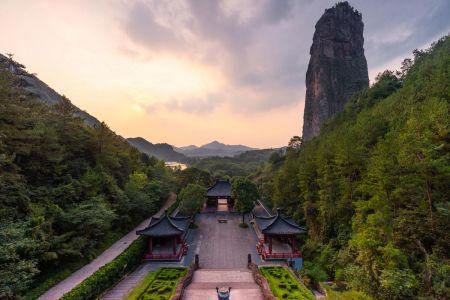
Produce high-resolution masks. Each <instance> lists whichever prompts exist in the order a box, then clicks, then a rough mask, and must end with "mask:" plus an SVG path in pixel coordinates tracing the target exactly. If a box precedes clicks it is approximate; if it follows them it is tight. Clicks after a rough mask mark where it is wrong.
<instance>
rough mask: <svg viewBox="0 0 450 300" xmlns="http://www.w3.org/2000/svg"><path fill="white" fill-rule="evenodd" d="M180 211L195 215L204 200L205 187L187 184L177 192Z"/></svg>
mask: <svg viewBox="0 0 450 300" xmlns="http://www.w3.org/2000/svg"><path fill="white" fill-rule="evenodd" d="M179 197H180V212H181V213H182V214H185V215H188V216H193V217H194V216H195V214H196V213H198V212H199V211H200V209H201V207H202V205H203V202H204V201H205V188H204V187H202V186H201V185H198V184H191V183H190V184H188V185H187V186H186V187H185V188H183V189H182V190H181V192H180V194H179Z"/></svg>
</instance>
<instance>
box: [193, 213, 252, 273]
mask: <svg viewBox="0 0 450 300" xmlns="http://www.w3.org/2000/svg"><path fill="white" fill-rule="evenodd" d="M240 222H242V215H240V214H230V215H229V216H228V222H226V223H219V222H218V221H217V216H216V214H214V213H208V214H200V215H198V216H197V218H196V223H197V224H198V226H199V228H198V229H196V230H195V233H194V236H193V239H192V244H191V245H190V246H189V247H190V249H189V251H190V252H191V251H192V252H193V253H194V254H198V255H199V260H200V268H208V269H236V268H237V269H239V268H246V266H247V255H248V254H249V253H250V254H251V255H252V260H253V262H255V263H257V264H259V263H261V260H260V258H259V256H258V253H257V252H256V243H257V238H256V234H255V232H254V230H253V228H251V227H250V226H249V228H240V227H239V223H240ZM246 222H248V220H246Z"/></svg>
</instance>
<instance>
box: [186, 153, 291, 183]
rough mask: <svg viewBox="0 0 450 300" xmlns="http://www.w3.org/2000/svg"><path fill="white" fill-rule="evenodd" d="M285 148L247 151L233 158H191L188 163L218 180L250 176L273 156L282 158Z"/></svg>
mask: <svg viewBox="0 0 450 300" xmlns="http://www.w3.org/2000/svg"><path fill="white" fill-rule="evenodd" d="M283 152H284V149H283V148H278V149H261V150H251V151H245V152H243V153H241V154H238V155H235V156H233V157H220V156H212V157H204V158H198V157H190V158H188V160H187V163H188V164H189V165H190V166H192V167H195V168H199V169H202V170H206V171H208V172H209V173H210V174H211V175H212V176H213V177H214V178H216V179H225V178H231V177H233V176H248V175H250V174H252V173H254V172H256V171H257V170H258V169H259V168H261V166H262V165H264V164H265V162H266V161H267V159H268V158H269V157H270V156H271V155H272V154H273V153H276V154H275V155H278V156H280V155H281V154H282V153H283Z"/></svg>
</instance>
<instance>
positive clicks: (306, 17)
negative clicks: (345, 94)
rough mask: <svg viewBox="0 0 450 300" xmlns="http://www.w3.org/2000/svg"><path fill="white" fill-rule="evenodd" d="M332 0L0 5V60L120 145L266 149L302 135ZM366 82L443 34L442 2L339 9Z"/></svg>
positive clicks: (449, 25) (26, 1) (11, 1)
mask: <svg viewBox="0 0 450 300" xmlns="http://www.w3.org/2000/svg"><path fill="white" fill-rule="evenodd" d="M335 2H336V1H313V0H305V1H301V0H299V1H287V0H286V1H285V0H272V1H268V0H260V1H256V0H255V1H249V0H245V1H244V0H232V1H224V2H219V1H213V0H211V1H209V0H208V1H207V0H203V1H200V0H192V1H187V0H186V1H178V0H168V1H127V0H117V1H113V0H108V1H107V0H97V1H93V0H73V1H57V0H54V1H50V0H36V1H32V0H0V53H3V54H4V53H14V58H15V60H17V61H18V62H20V63H22V64H24V65H26V66H27V70H28V71H29V72H31V73H37V75H38V77H39V78H40V79H41V80H43V81H44V82H46V83H47V84H48V85H50V86H51V87H52V88H54V89H55V90H56V91H58V92H59V93H61V94H65V95H66V96H67V97H68V98H69V99H71V101H72V102H73V103H74V104H75V105H77V106H78V107H80V108H82V109H84V110H86V111H88V112H89V113H90V114H92V115H93V116H95V117H97V118H98V119H99V120H104V121H106V122H107V123H108V124H109V126H110V127H111V129H113V130H114V131H115V132H116V133H118V134H120V135H122V136H124V137H137V136H142V137H144V138H146V139H147V140H149V141H151V142H154V143H156V142H167V143H170V144H173V145H176V146H185V145H189V144H197V145H202V144H205V143H208V142H211V141H212V140H219V141H221V142H224V143H227V144H245V145H248V146H253V147H258V148H264V147H279V146H282V145H285V144H287V142H288V141H289V139H290V137H291V136H293V135H300V134H301V128H302V117H303V107H304V97H305V74H306V69H307V65H308V61H309V48H310V46H311V43H312V36H313V33H314V25H315V23H316V22H317V20H318V19H319V18H320V16H321V15H322V14H323V12H324V10H325V8H328V7H331V6H332V5H333V4H334V3H335ZM349 2H350V4H351V5H352V6H354V7H355V8H356V9H357V10H358V11H360V12H361V13H362V15H363V22H364V24H365V28H364V37H365V46H364V48H365V54H366V58H367V62H368V67H369V75H370V79H371V82H372V81H373V79H374V77H375V76H376V74H377V73H378V72H380V71H383V70H384V69H386V68H390V69H398V68H399V66H400V62H401V61H402V60H403V58H405V57H411V56H412V55H411V52H412V50H413V49H415V48H425V47H428V46H429V44H430V43H431V42H433V41H435V40H437V39H438V38H439V37H441V36H443V35H445V34H447V33H449V31H450V21H449V16H450V1H448V0H431V1H421V0H417V1H411V0H402V1H390V0H389V1H388V0H385V1H363V0H360V1H349Z"/></svg>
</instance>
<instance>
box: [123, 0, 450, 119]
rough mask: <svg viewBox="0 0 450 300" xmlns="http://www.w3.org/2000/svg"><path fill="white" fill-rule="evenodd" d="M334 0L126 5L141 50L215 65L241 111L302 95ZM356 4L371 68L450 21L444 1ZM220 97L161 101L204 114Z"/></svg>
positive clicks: (128, 28)
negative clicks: (312, 51) (316, 37)
mask: <svg viewBox="0 0 450 300" xmlns="http://www.w3.org/2000/svg"><path fill="white" fill-rule="evenodd" d="M334 3H335V1H334V0H330V1H312V0H305V1H278V0H264V1H256V0H255V1H239V0H230V1H224V2H221V1H210V0H172V1H150V0H149V1H142V2H137V3H131V4H129V5H128V6H129V7H128V9H125V11H126V16H125V22H124V30H125V32H126V34H127V36H128V38H129V39H130V40H131V41H132V42H133V43H135V44H136V45H140V46H142V47H143V48H144V49H145V50H144V51H148V52H149V53H157V52H164V53H168V54H170V55H174V56H177V57H180V56H183V57H184V58H186V59H189V60H192V61H195V63H197V64H202V65H208V66H211V67H213V68H216V69H218V70H219V72H220V73H221V74H223V76H224V78H225V79H226V81H227V84H226V85H225V87H224V88H223V89H222V90H217V91H215V95H219V94H221V95H222V97H221V102H220V103H221V104H220V105H224V106H227V107H229V108H230V109H231V110H232V111H234V112H238V113H239V112H242V113H247V112H249V111H251V112H254V113H266V112H268V111H271V110H275V109H286V108H287V107H294V106H295V105H298V103H299V102H300V101H303V99H304V91H305V74H306V69H307V65H308V61H309V48H310V46H311V43H312V36H313V33H314V29H315V28H314V25H315V23H316V22H317V20H318V19H319V18H320V16H321V15H322V14H323V12H324V10H325V9H326V8H328V7H331V6H332V5H334ZM351 4H352V5H353V6H354V7H355V8H356V9H358V10H359V11H360V12H361V13H362V14H363V21H364V23H365V40H366V43H365V50H366V58H367V60H368V64H369V67H372V68H377V67H380V66H383V65H384V64H386V63H387V62H388V61H390V60H392V58H393V57H397V56H399V55H405V54H407V53H411V51H412V50H413V49H414V48H417V47H420V46H422V45H423V44H424V43H426V42H431V41H430V39H431V38H435V36H436V34H439V33H440V32H443V30H444V31H445V28H447V29H448V28H449V24H448V15H449V13H450V2H448V1H446V0H434V1H431V3H428V2H423V1H419V0H416V1H406V0H402V1H395V2H394V1H383V2H382V3H380V2H379V1H363V0H355V1H352V3H351ZM124 53H125V52H124ZM217 99H218V98H217V96H215V97H211V96H210V95H209V94H207V95H203V96H202V97H199V98H197V99H192V98H189V97H187V98H184V99H183V98H180V97H178V96H177V97H173V98H171V99H167V100H166V101H165V103H166V105H165V106H164V107H165V108H166V109H175V110H181V111H184V112H187V113H199V112H201V113H207V112H211V111H213V110H214V108H215V107H216V106H217V105H216V104H217ZM159 106H160V105H159ZM299 114H301V112H299Z"/></svg>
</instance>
